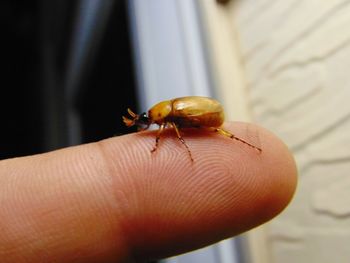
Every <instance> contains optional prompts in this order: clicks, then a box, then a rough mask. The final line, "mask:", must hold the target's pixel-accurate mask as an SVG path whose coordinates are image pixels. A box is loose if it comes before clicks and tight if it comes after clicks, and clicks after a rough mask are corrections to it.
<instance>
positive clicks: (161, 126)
mask: <svg viewBox="0 0 350 263" xmlns="http://www.w3.org/2000/svg"><path fill="white" fill-rule="evenodd" d="M165 126H166V123H162V124H161V125H160V126H159V129H158V132H157V137H156V144H155V145H154V147H153V149H152V150H151V153H153V152H155V151H156V150H157V147H158V143H159V139H160V135H161V134H162V132H163V130H164V128H165Z"/></svg>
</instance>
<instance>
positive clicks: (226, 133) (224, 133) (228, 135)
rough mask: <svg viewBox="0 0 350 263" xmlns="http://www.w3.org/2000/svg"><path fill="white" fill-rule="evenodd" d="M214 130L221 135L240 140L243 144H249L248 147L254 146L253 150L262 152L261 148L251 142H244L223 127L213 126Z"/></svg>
mask: <svg viewBox="0 0 350 263" xmlns="http://www.w3.org/2000/svg"><path fill="white" fill-rule="evenodd" d="M215 131H216V132H218V133H220V134H221V135H224V136H226V137H230V138H231V139H235V140H237V141H240V142H242V143H244V144H247V145H249V146H250V147H252V148H254V149H255V150H257V151H258V152H262V150H261V148H259V147H257V146H255V145H253V144H250V143H249V142H246V141H245V140H243V139H241V138H239V137H237V136H235V135H233V134H232V133H230V132H228V131H225V130H224V129H221V128H215Z"/></svg>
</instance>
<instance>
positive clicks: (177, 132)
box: [171, 122, 193, 162]
mask: <svg viewBox="0 0 350 263" xmlns="http://www.w3.org/2000/svg"><path fill="white" fill-rule="evenodd" d="M171 125H172V126H173V127H174V130H175V132H176V135H177V138H179V140H180V142H182V144H183V145H184V146H185V147H186V149H187V152H188V154H189V155H190V158H191V161H192V162H193V158H192V153H191V151H190V148H189V147H188V146H187V144H186V142H185V140H184V139H183V138H182V137H181V134H180V131H179V129H178V127H177V125H176V124H175V123H174V122H172V123H171Z"/></svg>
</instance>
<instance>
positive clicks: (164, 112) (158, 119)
mask: <svg viewBox="0 0 350 263" xmlns="http://www.w3.org/2000/svg"><path fill="white" fill-rule="evenodd" d="M172 109H173V107H172V101H170V100H166V101H162V102H159V103H158V104H156V105H154V106H153V107H152V108H151V109H150V110H149V111H148V117H149V118H150V120H151V121H152V122H153V123H157V124H162V123H164V121H165V120H164V119H165V118H166V117H168V116H169V115H170V114H171V112H172Z"/></svg>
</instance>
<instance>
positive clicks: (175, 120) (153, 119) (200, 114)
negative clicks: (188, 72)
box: [123, 96, 262, 162]
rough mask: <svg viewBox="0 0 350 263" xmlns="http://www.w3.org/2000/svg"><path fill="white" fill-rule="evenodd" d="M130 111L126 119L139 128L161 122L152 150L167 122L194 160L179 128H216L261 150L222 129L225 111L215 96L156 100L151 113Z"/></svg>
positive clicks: (153, 150) (129, 125)
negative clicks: (213, 97) (157, 101)
mask: <svg viewBox="0 0 350 263" xmlns="http://www.w3.org/2000/svg"><path fill="white" fill-rule="evenodd" d="M128 113H129V115H130V117H131V118H129V117H125V116H123V121H124V123H125V125H126V126H128V127H131V126H133V125H136V126H138V127H145V128H143V129H148V128H149V126H150V125H151V124H157V125H159V129H158V132H157V136H156V143H155V146H154V148H153V149H152V150H151V152H152V153H153V152H155V151H156V150H157V148H158V144H159V140H160V136H161V134H162V132H163V130H164V129H165V128H166V126H167V125H170V126H172V127H173V129H174V130H175V132H176V135H177V137H178V138H179V140H180V141H181V143H182V144H183V145H184V146H185V147H186V149H187V152H188V154H189V156H190V159H191V161H192V162H193V161H194V160H193V157H192V154H191V150H190V148H189V147H188V145H187V144H186V142H185V140H184V139H183V138H182V136H181V134H180V131H179V129H180V128H179V127H181V128H198V127H200V128H214V130H215V131H216V132H218V133H220V134H221V135H224V136H226V137H230V138H232V139H235V140H237V141H239V142H241V143H244V144H246V145H248V146H250V147H252V148H254V149H256V150H257V151H258V152H262V149H261V148H259V147H257V146H255V145H253V144H251V143H249V142H247V141H245V140H243V139H241V138H239V137H237V136H235V135H233V134H232V133H230V132H228V131H225V130H224V129H222V128H221V126H222V124H223V123H224V110H223V107H222V106H221V104H220V103H219V102H218V101H216V100H214V99H212V98H207V97H199V96H189V97H182V98H176V99H172V100H165V101H161V102H159V103H157V104H156V105H154V106H153V107H151V108H150V109H149V110H148V113H146V112H144V113H142V114H140V115H138V114H135V113H134V112H133V111H131V110H130V109H128Z"/></svg>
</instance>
